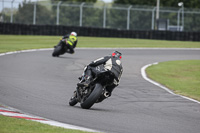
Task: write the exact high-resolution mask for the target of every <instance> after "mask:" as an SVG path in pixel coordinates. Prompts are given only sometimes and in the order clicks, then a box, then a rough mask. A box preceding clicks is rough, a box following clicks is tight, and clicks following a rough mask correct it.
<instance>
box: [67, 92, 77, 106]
mask: <svg viewBox="0 0 200 133" xmlns="http://www.w3.org/2000/svg"><path fill="white" fill-rule="evenodd" d="M77 103H78V101H77V99H76V92H74V95H73V96H72V97H71V98H70V100H69V105H70V106H74V105H76V104H77Z"/></svg>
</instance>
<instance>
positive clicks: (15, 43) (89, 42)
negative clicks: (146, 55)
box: [0, 35, 200, 53]
mask: <svg viewBox="0 0 200 133" xmlns="http://www.w3.org/2000/svg"><path fill="white" fill-rule="evenodd" d="M60 38H61V36H29V35H0V53H4V52H8V51H16V50H25V49H38V48H53V46H54V45H56V44H57V43H58V41H59V39H60ZM77 47H117V48H120V47H126V48H130V47H147V48H200V43H199V42H189V41H188V42H187V41H184V42H183V41H164V40H148V39H130V38H102V37H78V44H77Z"/></svg>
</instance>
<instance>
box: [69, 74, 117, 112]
mask: <svg viewBox="0 0 200 133" xmlns="http://www.w3.org/2000/svg"><path fill="white" fill-rule="evenodd" d="M79 79H80V82H79V83H81V82H84V75H83V76H82V77H80V78H79ZM114 82H117V81H116V79H115V76H114V74H113V73H112V72H111V71H102V72H100V73H99V74H97V75H96V77H94V78H93V80H92V81H91V83H90V84H89V86H87V87H86V86H82V87H80V86H78V85H77V87H76V90H75V91H74V94H73V96H72V97H71V98H70V100H69V105H70V106H74V105H76V104H77V103H80V106H81V108H83V109H90V108H91V107H92V106H93V105H94V104H95V103H99V102H102V101H103V100H104V99H105V98H107V97H109V96H110V93H109V92H108V91H107V90H106V87H107V86H109V85H112V84H113V83H114Z"/></svg>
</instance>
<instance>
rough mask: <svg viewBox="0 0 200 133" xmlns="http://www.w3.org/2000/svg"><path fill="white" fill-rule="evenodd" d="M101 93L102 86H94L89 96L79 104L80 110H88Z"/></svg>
mask: <svg viewBox="0 0 200 133" xmlns="http://www.w3.org/2000/svg"><path fill="white" fill-rule="evenodd" d="M102 92H103V86H102V85H101V84H98V83H97V84H96V85H95V88H94V90H93V91H92V93H91V94H90V95H89V97H88V98H87V99H86V100H85V101H83V102H82V103H81V108H83V109H90V108H91V107H92V106H93V104H94V103H95V102H96V101H97V99H98V98H99V97H100V95H101V94H102Z"/></svg>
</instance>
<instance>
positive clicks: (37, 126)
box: [0, 115, 88, 133]
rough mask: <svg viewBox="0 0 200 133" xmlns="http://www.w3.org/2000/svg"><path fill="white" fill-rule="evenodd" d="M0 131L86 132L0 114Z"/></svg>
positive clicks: (4, 132) (7, 132)
mask: <svg viewBox="0 0 200 133" xmlns="http://www.w3.org/2000/svg"><path fill="white" fill-rule="evenodd" d="M0 133H88V132H84V131H78V130H70V129H65V128H60V127H55V126H50V125H46V124H42V123H39V122H33V121H30V120H25V119H17V118H11V117H6V116H2V115H0Z"/></svg>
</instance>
